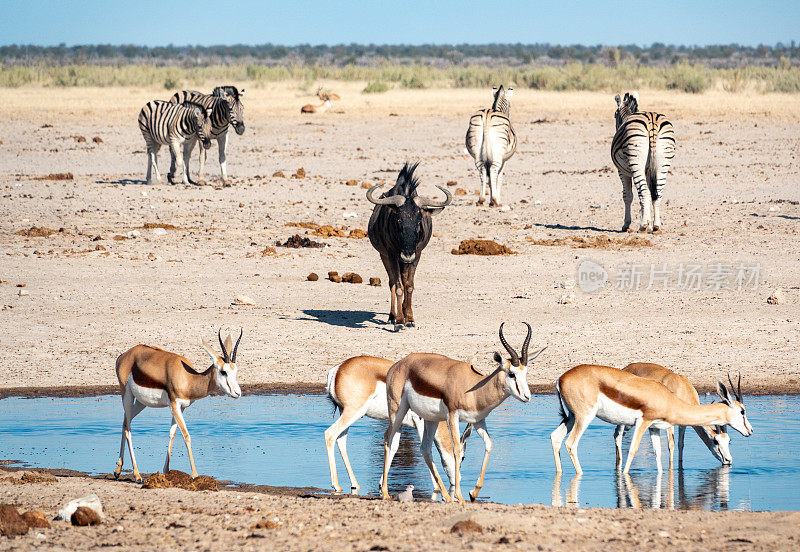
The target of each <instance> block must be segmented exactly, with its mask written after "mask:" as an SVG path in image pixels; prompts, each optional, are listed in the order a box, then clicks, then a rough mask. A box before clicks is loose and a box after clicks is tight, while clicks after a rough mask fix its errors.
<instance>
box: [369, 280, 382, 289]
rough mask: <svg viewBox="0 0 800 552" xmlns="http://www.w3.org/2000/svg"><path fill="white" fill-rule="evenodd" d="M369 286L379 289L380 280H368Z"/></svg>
mask: <svg viewBox="0 0 800 552" xmlns="http://www.w3.org/2000/svg"><path fill="white" fill-rule="evenodd" d="M369 285H371V286H375V287H379V286H380V285H381V279H380V278H370V279H369Z"/></svg>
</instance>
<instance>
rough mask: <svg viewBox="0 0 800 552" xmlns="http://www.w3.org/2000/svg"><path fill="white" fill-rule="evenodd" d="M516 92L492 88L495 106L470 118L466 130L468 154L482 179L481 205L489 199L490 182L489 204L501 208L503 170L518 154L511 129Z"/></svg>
mask: <svg viewBox="0 0 800 552" xmlns="http://www.w3.org/2000/svg"><path fill="white" fill-rule="evenodd" d="M513 95H514V89H513V88H509V89H508V90H505V89H504V88H503V86H502V85H500V88H497V87H495V88H492V99H493V100H494V101H493V103H492V107H490V108H488V109H481V110H480V111H478V112H477V113H475V114H474V115H473V116H472V117H470V119H469V128H468V129H467V138H466V142H467V151H469V153H470V155H471V156H472V158H473V159H474V160H475V167H476V168H477V169H478V174H479V175H480V177H481V197H480V199H479V200H478V205H482V204H483V202H484V201H485V200H486V183H487V181H488V183H489V193H490V194H491V199H490V201H489V205H496V206H500V186H501V184H502V179H503V167H504V166H505V163H506V161H508V160H509V159H510V158H511V156H512V155H514V152H515V151H517V135H516V133H515V132H514V128H513V127H512V126H511V119H510V116H509V109H510V107H511V104H510V102H509V100H510V99H511V96H513Z"/></svg>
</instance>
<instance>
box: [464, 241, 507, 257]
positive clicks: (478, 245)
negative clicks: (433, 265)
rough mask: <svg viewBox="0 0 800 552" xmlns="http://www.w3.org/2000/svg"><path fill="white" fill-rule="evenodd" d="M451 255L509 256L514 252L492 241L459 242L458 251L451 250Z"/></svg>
mask: <svg viewBox="0 0 800 552" xmlns="http://www.w3.org/2000/svg"><path fill="white" fill-rule="evenodd" d="M451 253H452V254H453V255H511V254H512V253H515V252H514V251H511V250H510V249H509V248H508V247H506V246H505V245H500V244H499V243H497V242H496V241H494V240H461V243H460V244H459V246H458V249H453V250H452V251H451Z"/></svg>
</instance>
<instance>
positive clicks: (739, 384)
mask: <svg viewBox="0 0 800 552" xmlns="http://www.w3.org/2000/svg"><path fill="white" fill-rule="evenodd" d="M728 383H730V384H731V393H733V381H731V374H730V372H728ZM736 400H737V401H739V402H742V373H741V372H739V381H738V382H737V383H736Z"/></svg>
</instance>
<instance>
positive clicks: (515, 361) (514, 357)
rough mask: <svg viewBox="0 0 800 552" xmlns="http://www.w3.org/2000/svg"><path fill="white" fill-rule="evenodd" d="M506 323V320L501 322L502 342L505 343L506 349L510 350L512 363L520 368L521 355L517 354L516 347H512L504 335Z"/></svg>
mask: <svg viewBox="0 0 800 552" xmlns="http://www.w3.org/2000/svg"><path fill="white" fill-rule="evenodd" d="M504 325H505V322H503V323H502V324H500V343H502V344H503V347H505V348H506V351H508V354H509V355H511V365H512V366H514V367H515V368H519V355H517V352H516V351H515V350H514V349H512V348H511V345H509V344H508V341H506V338H505V337H503V326H504Z"/></svg>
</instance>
